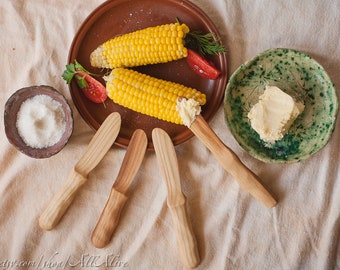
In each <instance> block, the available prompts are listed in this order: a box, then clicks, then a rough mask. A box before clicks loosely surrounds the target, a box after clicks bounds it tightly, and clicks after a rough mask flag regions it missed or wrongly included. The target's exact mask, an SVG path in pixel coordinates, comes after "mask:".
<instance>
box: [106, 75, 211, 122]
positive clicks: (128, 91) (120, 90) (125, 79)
mask: <svg viewBox="0 0 340 270" xmlns="http://www.w3.org/2000/svg"><path fill="white" fill-rule="evenodd" d="M104 79H105V80H106V91H107V95H108V97H109V98H110V99H112V100H113V101H114V102H115V103H117V104H119V105H121V106H123V107H127V108H129V109H131V110H134V111H136V112H139V113H142V114H146V115H149V116H152V117H156V118H158V119H160V120H164V121H168V122H172V123H175V124H182V125H183V121H182V119H181V117H180V116H179V114H178V112H177V109H176V104H177V100H178V98H179V97H184V98H187V99H194V100H196V101H197V102H198V103H199V104H200V105H204V104H205V103H206V96H205V94H204V93H202V92H200V91H198V90H197V89H194V88H190V87H186V86H184V85H181V84H179V83H175V82H170V81H165V80H161V79H157V78H154V77H151V76H149V75H146V74H141V73H139V72H137V71H134V70H130V69H125V68H116V69H113V70H112V71H111V73H110V75H108V76H106V77H104Z"/></svg>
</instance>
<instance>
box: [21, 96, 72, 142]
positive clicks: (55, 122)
mask: <svg viewBox="0 0 340 270" xmlns="http://www.w3.org/2000/svg"><path fill="white" fill-rule="evenodd" d="M16 126H17V129H18V133H19V135H20V137H21V138H22V139H23V141H24V142H25V143H26V144H27V145H28V146H30V147H32V148H39V149H41V148H46V147H50V146H52V145H54V144H56V143H57V142H58V141H59V140H60V139H61V137H62V135H63V134H64V132H65V128H66V121H65V113H64V111H63V108H62V104H61V103H60V102H58V101H56V100H54V99H52V98H51V97H50V96H47V95H44V94H41V95H36V96H34V97H32V98H29V99H27V100H26V101H24V102H23V103H22V104H21V106H20V109H19V111H18V115H17V122H16Z"/></svg>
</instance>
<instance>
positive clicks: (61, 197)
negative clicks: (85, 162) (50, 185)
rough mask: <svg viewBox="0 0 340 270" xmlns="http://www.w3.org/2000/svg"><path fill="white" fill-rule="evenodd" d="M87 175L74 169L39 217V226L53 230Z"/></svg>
mask: <svg viewBox="0 0 340 270" xmlns="http://www.w3.org/2000/svg"><path fill="white" fill-rule="evenodd" d="M86 180H87V177H84V176H83V175H81V174H79V173H78V172H76V171H75V170H74V169H73V170H72V171H71V173H70V174H69V177H68V179H67V181H66V182H65V184H64V186H63V187H62V188H61V189H60V191H59V192H58V193H57V194H56V195H55V196H54V197H53V199H52V201H51V202H50V204H49V205H48V206H47V208H46V209H45V211H44V212H43V213H42V214H41V216H40V218H39V226H40V227H41V228H42V229H44V230H47V231H49V230H52V229H53V228H54V227H55V226H56V225H57V224H58V222H59V220H60V219H61V217H62V216H63V215H64V213H65V212H66V210H67V209H68V207H69V206H70V204H71V203H72V201H73V199H74V197H75V194H76V192H77V191H78V189H79V188H80V187H81V186H82V185H83V184H84V183H85V182H86Z"/></svg>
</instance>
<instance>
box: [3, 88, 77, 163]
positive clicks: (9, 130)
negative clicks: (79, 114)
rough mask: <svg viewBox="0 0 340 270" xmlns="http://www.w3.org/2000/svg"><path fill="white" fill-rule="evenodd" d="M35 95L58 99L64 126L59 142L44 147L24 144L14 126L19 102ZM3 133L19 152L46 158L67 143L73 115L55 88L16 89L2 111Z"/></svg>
mask: <svg viewBox="0 0 340 270" xmlns="http://www.w3.org/2000/svg"><path fill="white" fill-rule="evenodd" d="M36 95H47V96H50V97H51V98H52V99H54V100H56V101H58V102H59V103H60V104H61V105H62V108H63V110H64V113H65V121H66V128H65V132H64V134H63V135H62V137H61V139H60V140H59V142H57V143H56V144H54V145H52V146H49V147H46V148H33V147H30V146H28V145H26V144H25V142H24V141H23V139H22V138H21V137H20V135H19V133H18V129H17V126H16V123H17V114H18V111H19V110H20V107H21V104H22V103H23V102H24V101H26V100H27V99H29V98H32V97H34V96H36ZM4 122H5V133H6V136H7V138H8V141H9V142H10V143H11V144H12V145H14V146H15V147H16V148H17V149H18V150H19V151H20V152H22V153H24V154H25V155H27V156H29V157H33V158H48V157H50V156H53V155H55V154H57V153H58V152H59V151H60V150H61V149H63V148H64V146H65V145H66V144H67V142H68V140H69V138H70V136H71V134H72V131H73V115H72V110H71V108H70V106H69V104H68V103H67V100H66V99H65V97H64V96H63V95H62V94H60V93H59V92H58V91H57V90H56V89H54V88H52V87H50V86H46V85H40V86H30V87H25V88H22V89H19V90H18V91H16V92H15V93H14V94H13V95H12V96H11V97H10V98H9V99H8V100H7V102H6V105H5V112H4Z"/></svg>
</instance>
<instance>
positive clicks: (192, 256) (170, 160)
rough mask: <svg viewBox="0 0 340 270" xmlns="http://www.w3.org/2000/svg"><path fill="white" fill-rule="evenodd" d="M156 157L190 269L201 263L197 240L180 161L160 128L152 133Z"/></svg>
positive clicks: (180, 247) (184, 258) (179, 240)
mask: <svg viewBox="0 0 340 270" xmlns="http://www.w3.org/2000/svg"><path fill="white" fill-rule="evenodd" d="M152 141H153V144H154V148H155V152H156V157H157V160H158V163H159V166H160V168H161V171H162V174H163V177H164V179H165V182H166V187H167V192H168V195H167V205H168V207H169V209H170V212H171V216H172V220H173V223H174V226H175V229H176V235H177V243H178V248H179V254H180V257H181V261H182V263H183V264H184V265H185V266H186V267H188V268H194V267H196V266H197V265H198V264H199V262H200V258H199V254H198V249H197V242H196V238H195V236H194V234H193V231H192V227H191V223H190V220H189V218H188V215H187V211H186V204H185V202H186V197H185V196H184V194H183V193H182V189H181V180H180V175H179V168H178V160H177V156H176V152H175V148H174V145H173V143H172V141H171V139H170V137H169V135H168V134H167V133H166V132H165V131H164V130H162V129H160V128H155V129H153V131H152Z"/></svg>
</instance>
